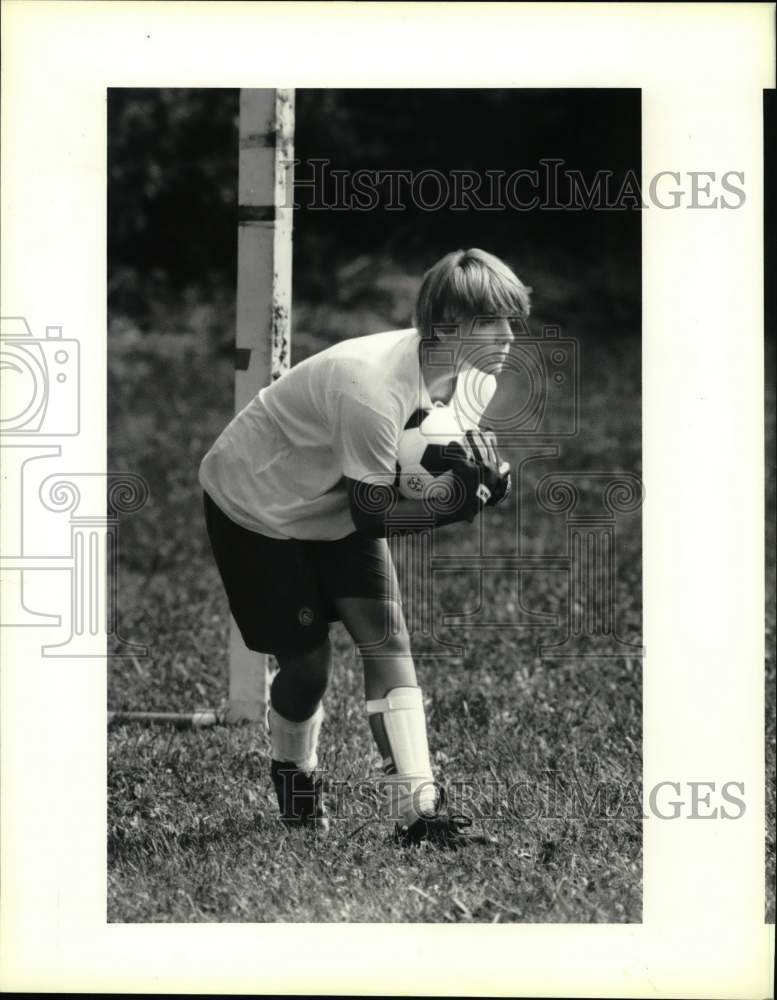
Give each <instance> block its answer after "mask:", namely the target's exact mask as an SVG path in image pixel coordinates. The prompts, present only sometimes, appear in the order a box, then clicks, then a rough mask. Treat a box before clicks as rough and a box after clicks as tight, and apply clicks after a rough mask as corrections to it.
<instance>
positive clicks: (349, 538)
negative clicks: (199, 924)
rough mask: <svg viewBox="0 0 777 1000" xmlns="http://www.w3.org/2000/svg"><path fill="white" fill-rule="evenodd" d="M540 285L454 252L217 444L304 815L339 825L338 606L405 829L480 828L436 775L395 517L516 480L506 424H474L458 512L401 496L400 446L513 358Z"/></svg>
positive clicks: (497, 496) (226, 535) (273, 713)
mask: <svg viewBox="0 0 777 1000" xmlns="http://www.w3.org/2000/svg"><path fill="white" fill-rule="evenodd" d="M529 292H530V289H528V288H527V287H526V286H525V285H524V284H522V282H521V281H520V280H519V279H518V278H517V277H516V275H515V274H514V273H513V272H512V271H511V270H510V269H509V268H508V267H507V266H506V265H505V264H504V263H503V262H502V261H500V260H499V259H498V258H496V257H494V256H492V255H491V254H488V253H486V252H484V251H482V250H477V249H472V250H466V251H464V250H458V251H456V252H454V253H450V254H448V255H447V256H445V257H444V258H443V259H442V260H440V261H439V262H438V263H436V264H435V265H434V266H433V267H432V268H431V269H430V270H429V271H428V272H427V273H426V275H425V276H424V278H423V281H422V284H421V287H420V290H419V294H418V298H417V302H416V308H415V315H414V322H415V327H414V328H411V329H406V330H397V331H391V332H388V333H378V334H372V335H370V336H364V337H357V338H353V339H350V340H344V341H342V342H340V343H338V344H335V345H334V346H332V347H329V348H327V349H326V350H323V351H321V352H320V353H318V354H316V355H314V356H312V357H310V358H307V359H306V360H305V361H303V362H301V363H300V364H298V365H295V366H294V367H292V368H291V369H290V370H289V371H288V372H287V373H285V374H284V375H283V376H282V377H281V378H279V379H278V380H277V381H275V382H273V383H272V385H269V386H267V387H265V388H263V389H262V390H261V391H260V392H259V393H258V394H257V395H256V396H255V397H254V399H253V400H251V402H250V403H249V404H248V405H247V406H246V407H245V408H244V409H243V410H241V412H240V413H238V414H237V415H236V416H235V417H234V419H233V420H232V421H231V422H230V423H229V424H228V426H227V427H226V428H225V429H224V431H223V432H222V433H221V435H220V436H219V437H218V439H217V440H216V441H215V443H214V444H213V446H212V447H211V448H210V450H209V451H208V453H207V454H206V455H205V457H204V458H203V460H202V463H201V465H200V471H199V481H200V485H201V486H202V488H203V490H204V505H205V518H206V525H207V530H208V534H209V537H210V542H211V546H212V549H213V554H214V557H215V560H216V563H217V566H218V569H219V573H220V575H221V579H222V581H223V584H224V588H225V590H226V593H227V597H228V600H229V606H230V610H231V612H232V615H233V616H234V618H235V621H236V623H237V625H238V628H239V629H240V632H241V634H242V636H243V639H244V641H245V644H246V646H247V647H248V648H249V649H252V650H257V651H259V652H263V653H271V654H273V655H274V656H275V658H276V660H277V662H278V666H279V670H278V672H277V673H276V675H275V677H274V679H273V683H272V686H271V691H270V702H271V703H270V707H269V716H268V719H269V730H270V738H271V743H272V764H271V774H272V779H273V783H274V786H275V790H276V793H277V796H278V803H279V807H280V812H281V817H282V819H283V820H284V822H286V823H287V824H288V825H290V826H305V827H310V828H313V829H315V830H317V831H320V832H325V831H326V830H327V829H328V823H329V819H328V816H327V814H326V810H325V807H324V802H323V796H322V782H321V779H320V775H318V774H317V772H316V766H317V752H316V751H317V745H318V737H319V731H320V728H321V722H322V718H323V707H322V698H323V695H324V692H325V691H326V688H327V684H328V682H329V678H330V672H331V651H330V644H329V638H328V633H329V623H330V622H331V621H337V620H340V621H342V622H343V624H344V625H345V628H346V629H347V631H348V632H349V634H350V636H351V637H352V639H353V640H354V642H355V643H356V646H357V647H358V649H359V651H360V653H361V657H362V661H363V667H364V686H365V695H366V711H367V713H368V715H369V722H370V728H371V731H372V734H373V737H374V739H375V742H376V744H377V747H378V750H379V752H380V754H381V757H382V759H383V765H384V770H385V772H386V787H387V790H388V793H389V797H390V803H391V806H392V808H393V809H394V810H395V812H394V816H395V818H396V819H397V824H396V827H395V836H396V838H397V840H398V841H399V842H401V843H403V844H413V843H418V842H420V841H424V840H429V841H432V842H434V843H436V844H437V845H440V846H447V847H458V846H461V845H462V844H463V843H464V842H466V840H467V839H468V836H469V835H468V834H467V832H466V831H465V826H467V825H469V824H470V822H471V821H470V820H468V818H466V817H463V818H462V817H460V816H457V815H455V814H451V813H450V812H449V811H448V810H447V807H446V805H445V801H444V798H445V797H444V794H443V793H442V790H441V789H440V788H439V787H438V786H437V785H436V783H435V781H434V776H433V774H432V767H431V763H430V759H429V748H428V744H427V734H426V721H425V716H424V708H423V699H422V693H421V689H420V688H419V686H418V682H417V680H416V672H415V668H414V665H413V656H412V652H411V647H410V639H409V636H408V632H407V628H406V626H405V622H404V619H403V613H402V608H401V606H400V604H399V602H398V599H397V594H398V588H397V586H396V577H395V571H394V567H393V565H392V560H391V554H390V550H389V546H388V543H387V541H386V532H387V525H386V521H387V517H388V516H389V514H390V515H391V517H392V518H398V517H401V518H402V520H403V521H404V522H406V523H409V524H410V525H412V521H413V518H414V517H418V518H419V523H420V522H425V523H428V520H429V517H430V515H431V516H433V517H434V523H435V526H438V525H443V524H451V523H454V522H457V521H466V522H471V521H472V520H473V519H474V518H475V517H476V516H477V515H478V514H479V513H480V511H481V510H482V508H483V507H484V506H493V505H494V504H497V503H499V502H500V501H502V500H503V499H504V497H505V496H506V495H507V494H508V492H509V489H510V475H509V469H507V468H506V467H505V465H503V464H501V463H500V462H499V457H498V454H497V451H496V442H495V439H494V436H493V434H492V433H491V432H477V431H476V432H474V433H473V432H471V431H470V432H469V434H468V439H469V441H470V444H471V449H470V450H469V451H465V449H464V448H462V449H461V453H460V456H458V457H455V458H454V459H452V465H451V467H452V469H453V472H454V475H455V476H456V477H457V478H458V480H459V485H460V489H459V491H458V493H459V502H458V503H456V504H450V505H449V507H448V509H446V510H443V511H441V510H440V509H437V510H436V511H435V510H433V509H431V508H430V505H429V506H428V505H427V504H425V502H424V501H423V500H410V499H406V498H404V497H401V496H400V495H399V493H398V491H397V488H396V477H397V447H398V442H399V437H400V435H401V434H402V431H403V429H404V428H405V426H406V424H407V422H408V419H409V418H411V417H412V416H413V414H416V413H417V412H418V411H419V410H420V411H426V410H429V409H431V407H432V406H433V405H434V404H435V403H437V402H442V403H446V402H448V401H449V400H450V399H451V397H452V395H453V393H454V391H455V389H456V380H457V376H458V375H459V373H460V372H462V371H463V370H464V369H466V368H472V367H475V368H478V369H480V370H481V371H488V372H490V373H492V374H494V375H498V373H499V371H500V370H501V368H502V366H503V364H504V361H505V357H506V354H507V352H508V351H509V349H510V344H511V342H512V340H513V336H514V331H513V325H514V323H515V322H516V320H517V321H519V322H520V321H522V320H523V318H525V317H526V316H528V313H529ZM474 327H477V329H476V330H475V329H473V328H474ZM443 348H444V349H443ZM438 506H439V505H438Z"/></svg>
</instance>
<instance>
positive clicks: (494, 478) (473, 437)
mask: <svg viewBox="0 0 777 1000" xmlns="http://www.w3.org/2000/svg"><path fill="white" fill-rule="evenodd" d="M466 438H467V444H468V445H469V447H470V449H471V451H472V455H473V458H474V460H475V463H476V464H477V465H478V466H479V468H480V472H481V482H482V486H483V495H485V493H486V492H487V494H488V496H487V497H486V499H485V505H486V506H487V507H495V506H496V505H497V504H499V503H502V502H503V501H504V500H506V499H507V497H508V496H509V495H510V490H511V488H512V480H511V477H510V463H509V462H503V461H502V460H501V458H500V457H499V452H498V451H497V447H496V434H494V432H493V431H490V430H477V431H472V430H470V431H467V435H466Z"/></svg>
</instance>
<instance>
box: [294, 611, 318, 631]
mask: <svg viewBox="0 0 777 1000" xmlns="http://www.w3.org/2000/svg"><path fill="white" fill-rule="evenodd" d="M315 617H316V616H315V613H314V611H313V609H312V608H305V607H303V608H300V609H299V612H298V614H297V621H298V622H299V623H300V625H305V626H306V627H307V626H308V625H312V624H313V619H314V618H315Z"/></svg>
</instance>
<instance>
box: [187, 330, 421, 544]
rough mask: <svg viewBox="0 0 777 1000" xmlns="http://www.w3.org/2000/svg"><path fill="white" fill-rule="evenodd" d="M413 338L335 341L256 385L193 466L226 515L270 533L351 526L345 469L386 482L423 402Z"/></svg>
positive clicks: (405, 334) (310, 535)
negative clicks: (256, 390) (409, 423)
mask: <svg viewBox="0 0 777 1000" xmlns="http://www.w3.org/2000/svg"><path fill="white" fill-rule="evenodd" d="M418 346H419V335H418V332H417V331H416V330H415V329H408V330H394V331H390V332H388V333H376V334H372V335H370V336H367V337H356V338H354V339H351V340H344V341H341V342H340V343H339V344H335V345H333V346H332V347H329V348H327V349H326V350H324V351H321V352H320V353H318V354H315V355H313V356H312V357H310V358H306V359H305V361H302V362H300V364H298V365H295V366H294V367H293V368H291V369H290V370H289V371H287V372H286V373H285V374H284V375H282V376H281V377H280V378H279V379H278V380H277V381H276V382H273V383H272V385H269V386H266V387H265V388H264V389H261V390H260V391H259V393H258V394H257V395H256V396H255V397H254V398H253V399H252V400H251V402H250V403H248V405H247V406H245V407H244V408H243V409H242V410H241V411H240V412H239V413H238V414H237V415H236V416H235V417H234V418H233V420H232V421H231V422H230V423H229V424H228V425H227V427H226V428H225V429H224V431H223V432H222V433H221V434H220V436H219V437H218V438H217V440H216V441H215V443H214V444H213V446H212V447H211V449H210V450H209V451H208V453H207V454H206V455H205V457H204V458H203V460H202V462H201V464H200V470H199V481H200V485H201V486H202V488H203V489H204V490H206V492H207V493H209V494H210V496H211V497H212V498H213V500H214V501H215V502H216V504H217V505H218V506H219V507H220V508H221V509H222V510H223V511H224V512H225V513H226V514H227V515H228V516H229V517H231V518H232V520H234V521H236V522H237V523H238V524H240V525H242V526H243V527H245V528H249V529H251V530H253V531H258V532H260V533H261V534H263V535H268V536H270V537H273V538H300V539H320V540H327V539H337V538H344V537H345V536H346V535H349V534H351V533H352V532H353V531H355V530H356V529H355V527H354V524H353V520H352V518H351V513H350V505H349V500H348V493H347V488H346V484H345V481H344V479H343V477H344V476H347V477H348V478H349V479H356V480H369V481H372V482H386V483H393V482H394V480H395V476H396V456H397V447H398V443H399V436H400V434H401V433H402V431H403V429H404V427H405V425H406V424H407V421H408V419H409V418H410V416H411V415H412V414H413V413H414V412H415V411H416V410H418V409H424V410H427V409H429V408H430V407H431V406H432V402H431V400H430V398H429V392H428V389H427V387H426V383H425V381H424V378H423V375H422V373H421V366H420V359H419V353H418Z"/></svg>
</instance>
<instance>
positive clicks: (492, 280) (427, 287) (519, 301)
mask: <svg viewBox="0 0 777 1000" xmlns="http://www.w3.org/2000/svg"><path fill="white" fill-rule="evenodd" d="M530 292H531V288H529V287H528V286H527V285H524V284H523V282H522V281H521V280H520V279H519V278H518V277H517V276H516V275H515V274H514V273H513V272H512V271H511V270H510V268H509V267H508V266H507V264H505V263H504V262H503V261H501V260H499V258H498V257H494V255H493V254H490V253H486V251H485V250H478V249H477V248H473V249H471V250H454V251H453V253H449V254H446V256H445V257H443V258H442V260H439V261H437V263H436V264H435V265H434V266H433V267H431V268H429V270H428V271H427V272H426V274H425V275H424V278H423V281H422V282H421V288H420V289H419V292H418V298H417V299H416V305H415V313H414V323H415V326H416V329H417V330H418V332H419V333H420V334H421V337H422V338H423V339H424V340H430V339H434V338H435V337H436V334H435V327H439V326H450V325H457V326H458V325H460V324H462V323H469V322H470V321H471V320H473V319H474V318H475V317H493V318H494V319H496V318H498V317H507V318H513V317H515V318H519V319H525V318H526V317H527V316H528V315H529V312H530V309H531V305H530V302H529V294H530Z"/></svg>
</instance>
